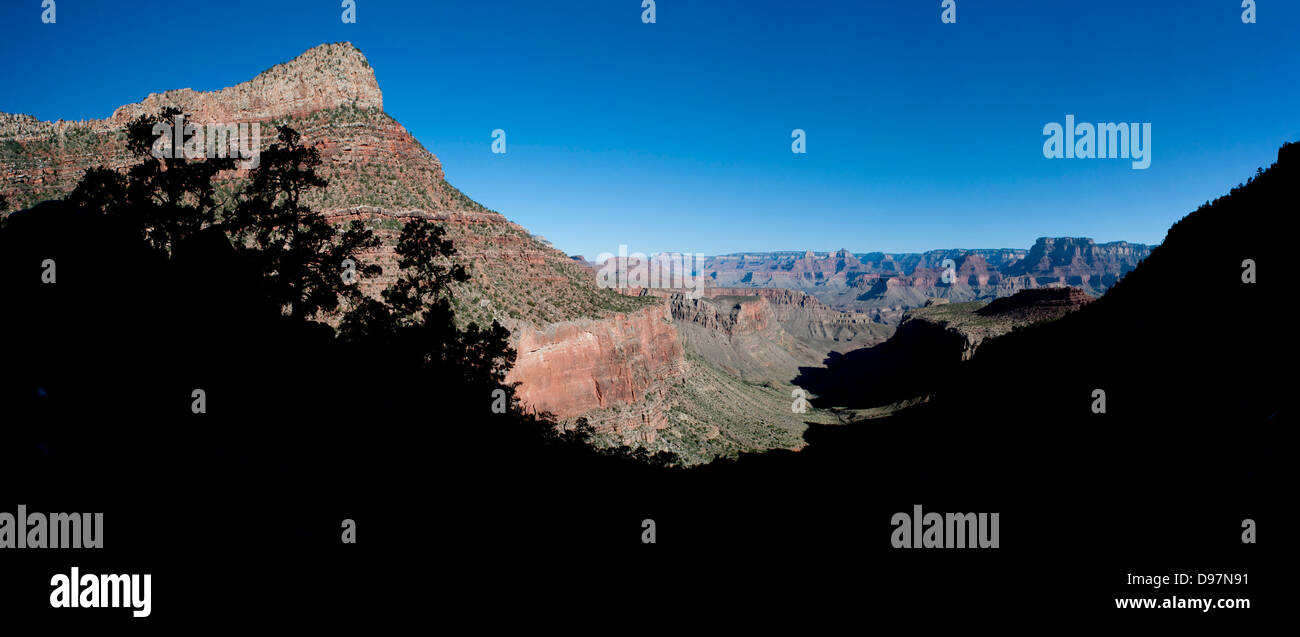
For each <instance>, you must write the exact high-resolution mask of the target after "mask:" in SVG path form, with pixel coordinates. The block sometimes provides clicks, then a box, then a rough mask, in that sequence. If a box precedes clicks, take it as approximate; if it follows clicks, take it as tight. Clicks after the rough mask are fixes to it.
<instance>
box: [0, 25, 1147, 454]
mask: <svg viewBox="0 0 1300 637" xmlns="http://www.w3.org/2000/svg"><path fill="white" fill-rule="evenodd" d="M168 107H174V108H177V109H180V110H181V111H182V112H184V113H185V114H186V115H187V119H188V121H191V122H193V123H195V124H197V125H203V124H209V123H219V124H227V125H228V124H239V123H254V122H256V123H259V124H260V125H261V127H262V135H261V140H260V143H261V149H262V150H264V149H265V148H266V147H268V146H269V145H270V144H271V143H273V142H274V141H275V134H274V127H277V126H289V127H292V128H294V129H295V130H297V131H298V132H299V133H300V134H301V135H302V140H303V143H304V144H306V145H310V146H314V147H315V148H317V149H318V150H319V152H320V155H321V159H322V164H321V167H320V169H319V172H320V174H321V176H322V177H324V178H325V179H326V180H327V181H328V185H326V186H325V187H323V188H319V189H316V190H313V191H310V192H309V193H307V194H306V195H305V203H306V204H307V205H309V206H311V207H312V208H313V209H314V210H317V211H319V212H320V213H322V214H323V215H324V216H325V217H326V218H327V219H329V220H330V221H332V222H334V223H337V224H346V223H349V222H351V221H353V220H361V221H363V222H364V223H365V224H366V225H367V226H368V227H370V228H371V229H372V230H373V231H374V232H375V233H376V235H377V236H378V237H379V238H380V239H381V241H382V245H381V246H380V247H378V248H376V249H374V250H371V251H369V252H368V253H367V254H366V255H365V258H367V259H368V260H370V261H372V262H374V263H376V264H378V265H379V266H381V269H382V272H381V273H380V274H378V275H375V276H368V277H363V278H362V279H361V280H360V281H359V285H360V286H361V288H362V290H363V291H364V292H365V293H366V294H368V295H371V296H375V295H378V294H379V292H380V291H382V290H383V289H384V288H385V287H386V286H387V285H388V284H389V283H391V282H392V281H393V280H394V279H395V278H396V276H397V272H398V268H397V264H396V255H395V254H394V247H395V244H396V240H397V237H398V236H399V234H400V232H401V228H402V227H403V224H405V223H406V222H407V221H408V220H410V219H415V218H421V219H427V220H430V221H433V222H435V223H439V224H442V225H443V226H444V227H445V228H446V229H447V237H448V238H449V239H451V240H452V241H453V243H454V245H455V248H456V250H457V254H456V255H455V259H457V260H458V261H459V262H461V263H462V264H464V265H465V266H466V269H467V270H468V271H469V273H470V275H471V276H470V279H469V280H468V281H466V282H464V283H457V284H453V285H452V298H451V302H452V305H453V307H454V309H455V311H456V316H457V320H458V321H459V322H461V323H462V324H463V325H464V324H469V323H478V324H487V323H490V322H492V321H497V322H500V323H501V324H502V325H504V326H505V327H506V328H507V329H508V330H509V331H510V333H511V340H512V344H513V346H514V347H515V349H516V359H515V363H514V366H513V368H512V369H511V371H510V372H509V375H508V377H507V381H508V382H511V383H517V393H518V396H519V398H520V400H521V402H522V404H523V405H524V406H525V408H526V409H528V410H530V411H533V412H537V413H546V414H550V415H552V416H553V417H554V418H555V419H557V421H558V422H559V423H560V424H561V425H562V426H566V427H568V426H572V425H573V424H574V423H576V422H577V421H579V419H584V420H586V421H587V422H588V423H589V424H591V425H593V427H594V430H595V431H596V432H597V435H598V440H597V442H598V443H600V444H607V445H619V444H634V445H640V446H644V447H647V448H648V449H650V450H651V451H657V450H667V451H673V452H674V453H677V454H679V456H680V457H681V458H682V461H683V462H684V463H687V464H693V463H701V462H708V461H710V460H712V459H714V458H717V457H731V456H735V455H736V454H739V453H743V452H749V451H761V450H766V449H800V448H802V447H803V446H804V445H805V441H804V439H803V432H804V431H805V430H806V428H807V426H808V424H809V423H828V424H829V423H836V422H839V421H840V417H839V416H837V415H836V414H834V413H831V412H829V411H827V410H824V409H818V408H814V409H811V410H807V411H800V410H798V409H792V398H797V397H798V391H799V386H800V385H799V383H800V381H801V379H803V380H806V379H807V378H809V376H810V375H815V374H816V370H818V369H826V368H827V366H828V365H832V366H833V364H834V362H835V361H840V360H844V357H852V356H854V355H855V353H857V352H862V351H867V350H874V349H876V348H880V347H884V346H885V345H886V344H887V343H888V342H889V339H890V338H891V336H895V334H896V332H904V331H905V330H914V329H917V326H920V325H922V324H923V323H924V324H926V325H928V324H929V322H928V321H929V319H926V320H923V317H924V316H927V313H928V314H942V313H944V312H949V313H951V312H952V311H953V310H955V309H956V306H955V305H954V306H953V307H949V308H947V309H942V308H943V306H942V305H941V304H939V305H936V304H935V302H936V301H951V302H953V303H954V304H958V303H963V302H984V301H989V300H992V299H995V298H998V297H1007V296H1011V295H1013V294H1016V293H1017V292H1022V291H1026V290H1029V291H1033V290H1042V289H1064V287H1065V286H1074V287H1075V288H1078V291H1079V293H1080V294H1083V295H1085V296H1097V295H1100V294H1102V293H1104V292H1105V290H1106V289H1108V288H1109V287H1111V286H1113V285H1115V283H1116V282H1117V281H1119V280H1120V279H1121V278H1122V277H1123V276H1124V275H1125V274H1126V273H1127V272H1129V271H1130V270H1132V269H1133V268H1134V267H1136V265H1137V264H1138V263H1139V262H1140V261H1141V260H1142V259H1143V258H1145V256H1146V255H1147V254H1149V253H1150V251H1151V248H1150V247H1149V246H1144V245H1140V244H1130V243H1125V242H1115V243H1104V244H1097V243H1095V242H1093V241H1092V240H1090V239H1084V238H1043V239H1039V240H1038V241H1037V242H1036V243H1035V244H1034V245H1033V246H1031V247H1030V248H1028V249H971V250H957V249H953V250H934V251H929V252H924V253H897V254H886V253H880V252H873V253H852V252H850V251H848V250H838V251H835V252H813V251H805V252H774V253H742V254H731V255H721V256H714V257H707V258H705V259H704V261H703V264H702V266H700V267H702V270H701V271H699V272H693V273H692V274H698V275H702V279H703V282H704V286H703V288H702V290H696V292H697V293H696V294H688V293H689V292H691V291H690V290H683V289H656V288H621V289H607V287H604V286H602V285H600V284H599V283H598V280H597V270H598V266H597V265H596V264H593V263H589V262H587V261H586V260H585V259H583V258H582V257H570V256H568V255H566V254H564V253H563V252H561V251H559V250H557V249H555V248H554V247H553V246H551V245H550V243H549V242H547V241H545V240H544V239H542V238H541V237H540V236H537V235H534V234H532V233H530V232H529V231H528V230H527V229H525V228H523V227H522V226H520V225H518V224H515V223H513V222H511V221H510V220H509V219H507V218H506V217H505V216H504V215H503V214H501V213H499V212H497V211H494V210H490V209H488V208H486V207H484V206H482V205H480V204H479V203H477V202H475V201H474V200H472V199H471V198H470V197H468V196H466V195H465V194H464V193H462V192H461V191H460V190H458V189H457V188H455V187H454V186H452V185H451V184H449V183H448V182H447V181H446V178H445V174H444V171H443V168H442V164H441V162H440V160H439V159H438V157H437V156H435V155H434V154H433V153H431V152H430V151H429V150H428V149H426V148H425V147H424V146H423V145H422V144H421V143H420V142H419V141H417V140H416V139H415V137H414V136H413V135H411V133H410V132H409V131H407V130H406V128H404V127H403V126H402V125H401V124H400V123H398V122H397V121H396V120H394V119H393V118H392V117H391V116H389V115H388V114H387V113H386V112H385V111H384V110H383V94H382V92H381V90H380V88H379V85H378V83H377V81H376V79H375V73H374V70H373V69H372V68H371V67H370V64H369V62H368V61H367V60H366V58H365V56H364V55H363V54H362V53H361V51H359V50H358V49H357V48H356V47H354V46H352V45H351V44H349V43H336V44H327V45H321V46H318V47H315V48H312V49H310V50H308V51H306V52H304V53H303V54H302V55H300V56H298V57H297V58H294V59H293V60H291V61H289V62H285V63H283V64H277V65H275V66H273V67H271V68H270V69H267V70H266V71H264V72H263V73H261V74H259V75H257V76H256V77H254V78H253V79H252V80H250V81H248V82H244V83H242V84H238V85H236V86H233V87H228V88H224V89H221V90H217V91H208V92H204V91H195V90H192V89H188V88H186V89H179V90H172V91H166V92H163V93H157V94H151V95H149V96H147V97H145V98H144V99H143V100H141V101H140V102H137V103H134V104H128V105H124V106H121V107H118V108H117V109H115V110H114V111H113V113H112V114H111V115H110V116H109V117H107V118H104V119H97V120H89V121H77V122H69V121H62V120H60V121H56V122H47V121H41V120H38V119H36V118H34V117H31V116H27V115H10V114H0V195H3V196H4V197H5V198H6V199H7V200H8V201H9V203H10V207H11V208H17V209H22V208H25V207H30V206H32V205H35V204H37V203H39V202H41V201H43V200H47V199H54V198H60V197H63V196H65V195H66V194H67V193H68V192H70V191H71V190H72V189H73V188H74V187H75V186H76V184H77V183H78V181H79V180H80V178H81V176H82V175H83V174H84V173H85V171H86V170H87V169H90V168H93V167H97V166H104V167H107V168H110V169H113V170H116V171H119V172H125V171H126V170H127V169H128V168H129V166H130V165H131V162H132V157H131V155H130V153H129V152H128V150H127V147H126V139H125V134H124V127H125V125H126V124H127V123H128V122H130V121H132V120H133V119H135V118H136V117H138V116H141V115H145V114H155V113H157V112H159V111H161V110H162V109H164V108H168ZM247 177H248V173H247V172H246V171H244V170H240V169H236V170H232V171H228V172H226V173H223V174H222V175H220V177H219V181H220V183H219V188H218V193H217V195H218V199H219V200H224V201H229V200H231V199H232V197H233V195H234V194H235V193H236V192H237V191H238V190H239V189H240V188H241V187H242V185H243V183H245V180H246V179H247ZM678 267H682V266H680V265H679V266H678ZM691 267H695V265H692V266H691ZM949 269H950V270H951V271H950V272H949V276H945V272H946V271H948V270H949ZM698 292H702V294H701V293H698ZM1022 293H1023V292H1022ZM1066 294H1067V296H1068V295H1072V294H1074V293H1073V292H1070V293H1066ZM1048 296H1049V297H1051V294H1049V295H1048ZM1052 298H1056V297H1051V298H1048V297H1044V299H1046V300H1044V303H1048V302H1049V301H1051V299H1052ZM1058 300H1060V299H1058ZM1077 300H1079V299H1075V298H1074V297H1072V296H1071V297H1070V298H1064V299H1063V300H1061V303H1060V307H1067V306H1068V307H1072V304H1073V303H1074V301H1077ZM927 304H929V305H930V307H929V308H927V307H926V305H927ZM1048 304H1049V305H1050V303H1048ZM1035 307H1036V308H1038V309H1034V310H1032V311H1028V310H1026V311H1027V312H1029V313H1028V314H1025V316H1024V320H1026V321H1031V319H1032V321H1037V320H1041V319H1043V318H1045V317H1046V314H1045V313H1046V312H1048V310H1044V309H1042V308H1043V307H1046V306H1042V305H1041V304H1039V305H1036V306H1035ZM931 308H934V309H931ZM1021 309H1023V308H1021ZM909 313H911V314H909ZM909 316H910V317H911V318H909ZM962 316H963V317H965V315H962ZM972 316H977V315H972ZM931 318H933V317H931ZM963 320H965V321H967V322H968V323H969V324H970V325H974V324H977V323H980V321H979V320H976V319H970V318H969V317H966V318H963ZM1032 321H1031V322H1032ZM963 325H966V324H963ZM951 329H952V326H951V325H945V326H944V327H942V328H940V331H941V332H951ZM972 334H973V333H972ZM963 337H966V338H968V340H969V338H973V336H971V334H965V335H964V336H963ZM987 337H989V338H991V336H987ZM980 338H981V339H982V338H984V337H980ZM976 345H978V343H971V344H970V346H969V347H968V349H971V350H972V351H973V348H974V346H976ZM369 373H377V374H382V373H383V371H382V370H370V372H369ZM794 402H797V400H796V401H794Z"/></svg>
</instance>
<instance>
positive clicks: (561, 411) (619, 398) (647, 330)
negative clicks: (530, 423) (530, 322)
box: [507, 304, 683, 430]
mask: <svg viewBox="0 0 1300 637" xmlns="http://www.w3.org/2000/svg"><path fill="white" fill-rule="evenodd" d="M517 336H518V338H519V340H518V345H517V350H518V353H517V358H516V360H515V366H514V368H513V369H512V370H511V371H510V374H509V376H508V377H507V381H508V382H515V381H518V382H520V383H521V385H520V387H519V398H520V400H521V401H522V402H523V403H524V404H525V405H528V406H529V407H530V408H531V409H534V410H536V411H539V412H551V413H553V414H555V415H556V416H558V417H559V418H562V419H564V418H573V417H576V416H580V415H582V414H583V413H585V412H587V411H590V410H592V409H602V408H607V407H611V406H615V405H632V404H636V403H640V402H644V401H646V400H647V399H648V398H655V399H658V400H662V398H663V396H662V393H663V392H664V391H666V389H665V387H666V383H667V382H668V381H670V380H671V379H672V378H674V377H675V376H678V375H680V374H681V373H682V371H683V370H682V362H683V357H682V346H681V342H680V340H679V338H678V334H677V329H676V328H675V327H674V325H673V322H672V319H671V316H670V315H669V311H668V305H667V304H660V305H656V306H653V307H649V308H646V309H643V310H639V311H637V312H633V313H630V314H615V315H613V316H609V317H605V318H601V319H582V320H575V321H566V322H563V323H553V324H551V325H547V326H545V327H542V328H535V329H528V328H524V329H520V330H519V331H518V332H517ZM667 424H668V423H667V420H666V419H665V415H664V414H663V413H643V417H642V418H639V419H635V418H632V419H628V421H627V422H623V423H617V424H612V425H609V426H607V427H606V429H607V430H631V429H636V428H641V427H644V428H649V429H651V430H658V429H663V428H664V427H666V426H667Z"/></svg>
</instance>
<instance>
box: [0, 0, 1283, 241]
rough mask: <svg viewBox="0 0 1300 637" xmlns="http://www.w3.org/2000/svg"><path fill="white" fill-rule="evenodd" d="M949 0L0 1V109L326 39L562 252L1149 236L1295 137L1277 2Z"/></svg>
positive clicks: (26, 108)
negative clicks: (801, 137)
mask: <svg viewBox="0 0 1300 637" xmlns="http://www.w3.org/2000/svg"><path fill="white" fill-rule="evenodd" d="M956 3H957V23H956V24H943V23H942V22H941V21H940V14H941V6H940V4H941V0H889V1H871V0H852V1H847V0H845V1H842V2H822V1H818V0H805V1H798V2H791V1H787V2H769V1H762V0H752V1H748V2H739V1H735V2H733V1H723V0H717V1H710V0H659V1H658V2H657V7H656V20H657V21H656V23H655V24H643V23H642V22H641V15H642V8H641V0H592V1H582V2H579V1H566V0H548V1H541V0H532V1H528V2H523V1H519V2H511V1H495V0H464V1H450V0H421V1H417V2H383V1H380V0H357V22H356V23H355V24H344V23H343V22H342V21H341V20H340V15H341V13H342V11H343V10H342V8H341V7H340V2H339V1H337V0H322V1H316V2H290V1H280V0H277V1H266V0H262V1H259V2H243V1H241V0H225V1H222V2H201V1H197V0H196V1H191V2H185V3H179V4H181V5H183V6H184V7H185V11H184V12H181V11H179V10H177V9H175V8H173V7H172V6H171V5H172V3H169V2H161V1H149V0H141V1H132V2H105V1H103V0H57V5H56V6H57V9H56V10H57V14H56V15H57V22H56V23H55V24H42V23H41V20H40V15H41V7H40V0H22V1H17V0H6V1H5V3H4V7H3V9H0V12H2V13H0V36H2V37H0V52H3V56H4V60H5V64H4V65H3V70H0V73H3V77H0V83H2V84H3V86H4V87H5V90H4V92H3V95H2V96H0V111H5V112H11V113H14V112H17V113H29V114H32V115H35V116H37V117H40V118H41V119H51V120H53V119H59V118H63V119H85V118H99V117H106V116H108V115H110V114H111V113H112V111H113V109H114V108H116V107H117V106H119V105H121V104H126V103H130V102H135V101H138V100H140V99H141V98H143V97H145V96H146V95H148V94H149V93H151V92H160V91H163V90H168V89H174V88H184V87H190V88H193V89H196V90H215V89H219V88H222V87H225V86H230V85H233V84H236V83H239V82H242V81H245V80H248V79H250V78H252V77H253V76H254V75H255V74H256V73H258V72H260V71H262V70H264V69H266V68H268V67H270V66H272V65H274V64H277V63H279V62H284V61H287V60H289V59H291V58H293V57H295V56H296V55H298V54H299V53H301V52H302V51H304V50H306V49H308V48H310V47H312V46H315V45H318V44H321V43H325V42H336V41H342V40H347V41H351V42H352V43H354V44H355V45H357V46H358V47H359V48H360V49H361V50H362V51H363V52H364V53H365V54H366V56H367V58H368V59H369V60H370V62H371V65H372V66H373V67H374V68H375V70H376V75H377V76H378V79H379V84H380V87H381V88H382V89H383V91H384V105H385V110H387V111H388V112H389V114H391V115H392V116H393V117H395V118H396V119H397V120H398V121H399V122H401V123H402V124H403V125H405V126H406V127H407V128H408V129H410V130H411V132H412V133H414V135H415V136H416V137H417V138H418V139H419V140H420V141H421V142H422V143H423V144H424V145H425V146H426V147H427V148H428V149H429V150H431V151H432V152H433V153H434V154H436V155H438V157H439V158H440V159H441V160H442V162H443V165H444V168H445V170H446V173H447V178H448V180H449V181H450V182H451V183H453V184H455V185H456V186H457V187H459V188H460V189H462V190H463V191H465V193H466V194H468V195H469V196H471V197H473V198H474V199H476V200H477V201H479V202H481V203H483V204H484V205H486V206H488V207H490V208H493V209H495V210H498V211H500V212H502V213H504V214H505V215H506V216H507V217H509V218H510V219H512V220H513V221H516V222H518V223H520V224H522V225H523V226H524V227H526V228H528V229H529V230H531V231H532V232H534V233H536V234H541V235H545V236H546V237H547V238H549V239H551V240H552V241H553V242H554V243H555V245H556V246H557V247H558V248H560V249H562V250H564V251H566V252H568V253H571V254H577V253H581V254H585V255H587V256H588V257H594V256H595V255H596V254H598V253H601V252H615V251H617V249H618V246H619V245H620V244H626V245H628V246H629V250H630V251H633V252H654V251H660V250H667V251H680V252H704V253H707V254H719V253H727V252H737V251H762V250H806V249H813V250H834V249H838V248H842V247H843V248H848V249H850V250H853V251H855V252H869V251H877V250H879V251H886V252H909V251H921V250H927V249H936V248H996V247H1027V246H1028V245H1029V244H1030V243H1031V242H1032V241H1033V240H1034V239H1035V238H1036V237H1039V236H1048V235H1050V236H1089V237H1093V238H1095V239H1097V240H1098V241H1114V240H1128V241H1136V242H1145V243H1156V242H1159V241H1161V240H1162V239H1163V237H1164V233H1165V231H1166V230H1167V229H1168V227H1169V225H1170V224H1171V223H1173V222H1174V221H1176V220H1177V219H1179V218H1181V217H1182V216H1183V215H1185V214H1186V213H1188V212H1190V211H1191V210H1193V209H1194V208H1195V207H1196V206H1197V205H1199V204H1200V203H1202V202H1204V201H1206V200H1207V199H1212V198H1214V197H1216V196H1219V195H1221V194H1224V193H1226V192H1227V191H1228V190H1229V189H1230V188H1231V187H1232V186H1233V185H1235V184H1237V183H1239V182H1241V181H1244V180H1245V179H1246V178H1247V177H1248V176H1249V175H1251V174H1252V173H1254V171H1255V169H1256V167H1259V166H1266V165H1268V164H1269V163H1271V161H1272V160H1273V159H1274V158H1275V156H1276V150H1277V147H1278V146H1279V145H1281V143H1282V142H1284V141H1287V140H1297V139H1300V81H1297V80H1300V2H1295V1H1294V0H1257V23H1255V24H1243V23H1242V21H1241V13H1242V8H1241V7H1240V4H1241V2H1240V0H1176V1H1175V0H1169V1H1156V0H1052V1H1050V2H1045V1H1042V0H956ZM1066 114H1074V115H1075V116H1076V118H1077V119H1078V121H1080V122H1112V121H1115V122H1120V121H1123V122H1151V124H1152V141H1151V145H1152V162H1151V166H1150V168H1149V169H1147V170H1133V169H1131V167H1130V166H1131V164H1130V163H1129V162H1128V161H1124V160H1119V159H1115V160H1097V159H1092V160H1087V159H1070V160H1067V159H1054V160H1049V159H1046V158H1044V157H1043V153H1042V146H1043V142H1044V140H1045V139H1046V138H1045V137H1044V135H1043V133H1042V130H1043V126H1044V125H1045V124H1047V123H1049V122H1064V120H1065V116H1066ZM497 128H500V129H503V130H505V131H506V134H507V150H508V152H507V153H506V154H504V155H498V154H492V153H491V142H492V139H491V132H492V131H493V129H497ZM796 128H799V129H803V130H805V131H807V135H808V137H807V153H806V154H802V155H797V154H794V153H792V152H791V151H790V144H791V137H790V135H791V131H792V130H793V129H796Z"/></svg>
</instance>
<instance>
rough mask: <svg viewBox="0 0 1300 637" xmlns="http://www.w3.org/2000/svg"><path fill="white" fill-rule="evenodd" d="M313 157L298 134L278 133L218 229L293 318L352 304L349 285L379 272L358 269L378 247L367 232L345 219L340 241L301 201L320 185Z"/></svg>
mask: <svg viewBox="0 0 1300 637" xmlns="http://www.w3.org/2000/svg"><path fill="white" fill-rule="evenodd" d="M319 166H320V152H319V151H318V150H316V148H315V147H306V146H303V145H302V143H301V137H300V136H299V134H298V132H297V131H295V130H293V129H292V128H289V127H287V126H286V127H281V128H280V134H279V141H278V142H277V143H275V144H272V145H271V147H270V148H268V149H267V150H265V151H263V152H262V154H261V159H260V164H259V166H258V167H257V168H255V169H253V170H252V171H251V173H250V174H249V178H250V179H249V183H248V185H247V187H245V189H244V191H243V193H242V194H243V197H242V198H241V199H240V201H239V203H238V204H237V205H236V206H235V209H234V211H233V212H231V214H230V215H229V216H228V217H227V218H226V220H225V223H224V227H225V229H226V230H227V232H229V233H230V235H231V237H232V238H233V239H234V240H235V247H236V249H238V250H240V251H241V252H243V253H244V254H245V255H246V256H247V257H248V259H249V260H250V261H251V262H252V263H253V265H254V267H256V269H257V270H258V271H259V272H261V273H262V274H263V277H264V279H263V280H264V283H265V285H266V290H265V291H266V294H268V295H269V296H270V297H271V298H272V300H273V301H275V302H276V303H277V304H278V305H279V306H280V307H282V308H284V310H285V312H286V313H287V314H288V315H289V316H292V317H294V318H296V319H310V318H313V317H315V316H317V315H318V314H321V313H333V312H336V311H338V310H339V307H340V300H341V299H349V300H353V301H355V300H358V299H359V298H360V291H359V290H358V289H357V286H356V285H355V279H351V278H349V277H348V276H347V269H348V268H347V265H348V264H347V263H346V262H348V261H349V260H350V261H351V265H352V266H353V267H354V268H355V272H356V274H357V276H364V275H373V274H378V273H379V272H380V268H379V267H378V266H375V265H373V264H363V263H362V262H361V259H360V257H359V254H360V252H361V251H362V250H364V249H366V248H373V247H375V246H378V245H379V240H378V239H377V238H376V237H375V236H374V233H373V232H372V231H371V230H369V229H368V228H366V227H365V225H364V223H362V222H361V221H360V220H353V222H352V224H351V225H350V226H349V228H348V229H347V230H346V231H345V232H343V233H342V234H341V236H340V233H339V232H338V230H337V229H336V228H335V227H334V225H333V224H331V223H330V222H328V221H326V219H325V217H323V216H322V215H321V214H320V213H318V212H316V211H314V210H312V209H311V208H309V207H308V206H307V205H306V204H305V203H304V202H303V195H304V194H305V193H306V192H307V191H308V190H310V189H312V188H323V187H325V186H326V185H327V184H328V182H327V181H326V180H325V179H324V178H322V177H321V176H319V175H318V174H317V173H316V169H317V168H318V167H319Z"/></svg>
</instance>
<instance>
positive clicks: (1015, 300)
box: [975, 287, 1093, 321]
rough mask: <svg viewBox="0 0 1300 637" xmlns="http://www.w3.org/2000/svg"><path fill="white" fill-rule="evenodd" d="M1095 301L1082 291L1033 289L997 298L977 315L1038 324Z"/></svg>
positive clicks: (1064, 288)
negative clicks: (1032, 321)
mask: <svg viewBox="0 0 1300 637" xmlns="http://www.w3.org/2000/svg"><path fill="white" fill-rule="evenodd" d="M1092 300H1093V299H1092V296H1090V295H1089V294H1088V293H1087V292H1084V291H1083V290H1080V289H1079V288H1073V287H1054V288H1030V289H1028V290H1021V291H1019V292H1017V293H1015V294H1013V295H1011V296H1004V297H1002V298H1000V299H994V300H992V301H990V302H989V304H988V305H985V306H984V307H982V308H980V309H978V310H975V313H976V314H979V315H980V316H1008V317H1011V316H1015V317H1020V318H1024V319H1028V320H1034V321H1039V320H1045V319H1049V318H1056V317H1058V316H1062V315H1064V314H1068V313H1070V312H1073V311H1075V310H1077V309H1079V308H1081V307H1083V306H1084V305H1087V304H1088V303H1091V302H1092Z"/></svg>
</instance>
